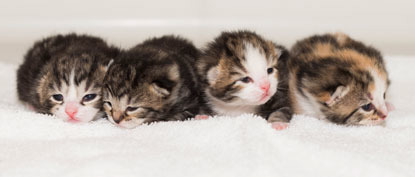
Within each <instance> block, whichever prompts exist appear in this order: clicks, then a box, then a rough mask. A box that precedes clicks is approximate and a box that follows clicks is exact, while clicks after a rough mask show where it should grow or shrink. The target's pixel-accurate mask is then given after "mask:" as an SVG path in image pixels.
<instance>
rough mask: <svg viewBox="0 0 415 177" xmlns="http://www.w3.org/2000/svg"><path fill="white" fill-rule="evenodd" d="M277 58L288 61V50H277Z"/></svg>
mask: <svg viewBox="0 0 415 177" xmlns="http://www.w3.org/2000/svg"><path fill="white" fill-rule="evenodd" d="M277 52H278V54H277V57H278V59H279V60H287V59H288V57H289V56H290V54H289V52H288V50H286V49H282V48H277Z"/></svg>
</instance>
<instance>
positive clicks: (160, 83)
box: [151, 79, 176, 97]
mask: <svg viewBox="0 0 415 177" xmlns="http://www.w3.org/2000/svg"><path fill="white" fill-rule="evenodd" d="M175 85H176V83H174V82H173V81H171V80H168V79H159V80H155V81H153V83H152V84H151V87H152V89H153V91H154V92H155V93H156V94H158V95H160V96H162V97H166V96H169V95H170V93H171V92H172V90H173V87H174V86H175Z"/></svg>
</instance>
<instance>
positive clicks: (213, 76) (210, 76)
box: [207, 66, 219, 85]
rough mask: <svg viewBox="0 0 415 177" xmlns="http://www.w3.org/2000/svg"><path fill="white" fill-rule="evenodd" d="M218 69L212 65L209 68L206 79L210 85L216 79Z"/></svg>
mask: <svg viewBox="0 0 415 177" xmlns="http://www.w3.org/2000/svg"><path fill="white" fill-rule="evenodd" d="M218 75H219V70H218V66H214V67H212V68H210V69H209V71H208V73H207V79H208V82H209V84H210V85H212V84H214V83H215V82H216V79H217V78H218Z"/></svg>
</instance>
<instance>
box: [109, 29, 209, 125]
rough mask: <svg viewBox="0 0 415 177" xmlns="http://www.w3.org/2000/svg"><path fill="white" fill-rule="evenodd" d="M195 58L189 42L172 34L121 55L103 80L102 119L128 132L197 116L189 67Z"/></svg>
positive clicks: (195, 51) (196, 84)
mask: <svg viewBox="0 0 415 177" xmlns="http://www.w3.org/2000/svg"><path fill="white" fill-rule="evenodd" d="M199 55H200V52H199V50H198V49H196V47H195V46H194V45H193V44H192V43H191V42H189V41H187V40H185V39H183V38H180V37H175V36H163V37H160V38H153V39H149V40H147V41H145V42H143V43H142V44H139V45H137V46H136V47H134V48H132V49H130V50H129V51H126V52H124V53H123V54H121V55H120V56H119V57H118V59H117V61H116V62H114V64H113V65H112V66H111V67H110V68H109V71H108V74H107V76H106V77H105V79H104V80H105V81H104V83H105V87H104V88H103V95H104V109H105V111H106V113H107V115H108V119H109V120H110V121H111V122H112V123H114V124H116V125H119V126H121V127H125V128H134V127H136V126H138V125H140V124H143V123H151V122H158V121H170V120H185V119H187V118H191V117H194V116H195V115H196V114H198V113H200V111H201V110H202V109H201V105H203V99H202V97H201V93H200V90H199V82H198V81H197V78H196V75H195V71H194V69H193V67H192V65H194V62H195V60H196V58H197V57H198V56H199Z"/></svg>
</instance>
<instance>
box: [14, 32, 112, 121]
mask: <svg viewBox="0 0 415 177" xmlns="http://www.w3.org/2000/svg"><path fill="white" fill-rule="evenodd" d="M118 52H119V50H118V49H117V48H114V47H110V46H108V45H107V44H106V43H105V42H104V41H103V40H102V39H100V38H97V37H93V36H88V35H77V34H67V35H56V36H51V37H48V38H46V39H43V40H40V41H38V42H36V43H35V44H34V46H33V47H32V48H31V49H30V50H29V51H28V52H27V54H26V55H25V57H24V63H23V64H22V65H21V66H20V67H19V69H18V71H17V91H18V97H19V99H20V100H21V101H22V102H24V103H26V104H28V106H29V107H32V108H33V109H34V110H35V111H37V112H39V113H44V114H54V115H56V116H57V117H59V118H62V119H64V120H71V121H82V122H87V121H91V120H93V119H95V118H98V117H102V116H103V114H102V111H100V109H101V108H102V101H101V87H102V81H103V79H104V76H105V72H106V70H107V65H108V64H109V63H110V61H111V58H114V57H116V55H117V54H118Z"/></svg>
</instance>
